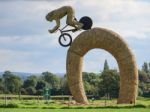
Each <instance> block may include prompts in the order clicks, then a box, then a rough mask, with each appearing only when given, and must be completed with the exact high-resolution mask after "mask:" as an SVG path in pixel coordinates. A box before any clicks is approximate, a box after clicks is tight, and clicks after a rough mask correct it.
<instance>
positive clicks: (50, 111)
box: [0, 109, 150, 112]
mask: <svg viewBox="0 0 150 112" xmlns="http://www.w3.org/2000/svg"><path fill="white" fill-rule="evenodd" d="M0 112H150V109H0Z"/></svg>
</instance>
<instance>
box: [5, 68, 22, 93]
mask: <svg viewBox="0 0 150 112" xmlns="http://www.w3.org/2000/svg"><path fill="white" fill-rule="evenodd" d="M3 79H4V86H5V93H17V92H19V90H20V87H21V86H22V83H23V82H22V80H21V78H20V77H18V76H16V75H14V74H13V73H11V72H10V71H5V72H4V74H3Z"/></svg>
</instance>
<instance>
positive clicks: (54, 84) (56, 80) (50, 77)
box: [42, 72, 60, 95]
mask: <svg viewBox="0 0 150 112" xmlns="http://www.w3.org/2000/svg"><path fill="white" fill-rule="evenodd" d="M42 79H43V80H44V81H46V82H47V83H48V84H49V87H50V88H51V94H52V95H57V94H58V91H59V89H60V77H58V76H56V75H54V74H52V73H50V72H43V73H42Z"/></svg>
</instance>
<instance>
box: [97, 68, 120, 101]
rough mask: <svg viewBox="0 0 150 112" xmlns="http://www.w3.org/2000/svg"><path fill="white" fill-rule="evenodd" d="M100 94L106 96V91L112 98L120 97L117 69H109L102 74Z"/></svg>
mask: <svg viewBox="0 0 150 112" xmlns="http://www.w3.org/2000/svg"><path fill="white" fill-rule="evenodd" d="M100 78H101V82H100V83H99V95H100V96H104V95H105V94H106V93H107V94H109V95H110V98H116V97H118V93H119V74H118V72H117V70H107V71H104V72H103V73H102V75H101V76H100Z"/></svg>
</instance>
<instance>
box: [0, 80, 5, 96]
mask: <svg viewBox="0 0 150 112" xmlns="http://www.w3.org/2000/svg"><path fill="white" fill-rule="evenodd" d="M3 92H4V84H3V79H2V78H0V94H2V93H3Z"/></svg>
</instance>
